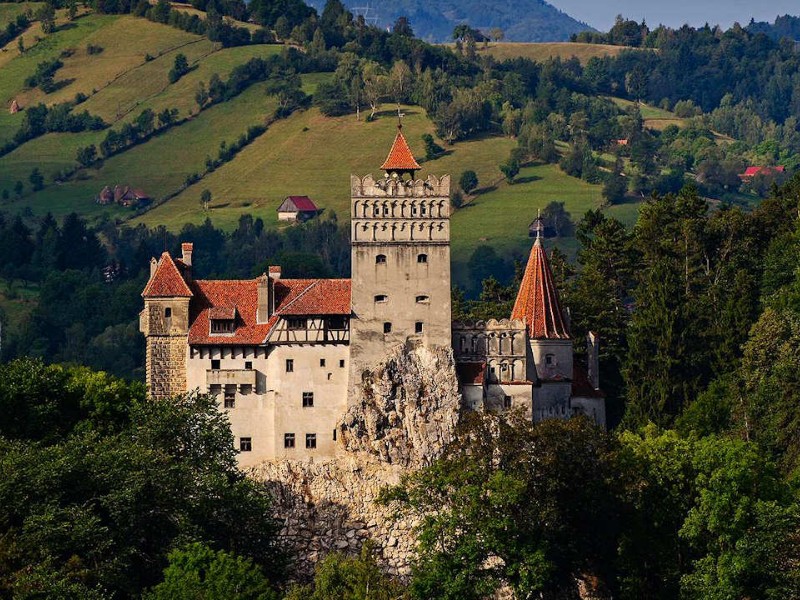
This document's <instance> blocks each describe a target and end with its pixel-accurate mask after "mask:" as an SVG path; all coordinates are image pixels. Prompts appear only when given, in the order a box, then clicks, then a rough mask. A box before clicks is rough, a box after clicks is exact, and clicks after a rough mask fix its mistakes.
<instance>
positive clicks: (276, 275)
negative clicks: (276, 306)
mask: <svg viewBox="0 0 800 600" xmlns="http://www.w3.org/2000/svg"><path fill="white" fill-rule="evenodd" d="M269 278H270V279H275V280H276V281H277V280H278V279H280V278H281V267H280V265H270V266H269Z"/></svg>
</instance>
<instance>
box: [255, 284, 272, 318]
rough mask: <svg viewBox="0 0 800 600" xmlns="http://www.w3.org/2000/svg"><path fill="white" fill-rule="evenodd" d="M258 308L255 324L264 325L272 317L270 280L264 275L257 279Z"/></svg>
mask: <svg viewBox="0 0 800 600" xmlns="http://www.w3.org/2000/svg"><path fill="white" fill-rule="evenodd" d="M257 281H258V283H257V287H258V308H257V310H256V323H258V324H264V323H266V322H267V321H269V318H270V315H272V295H273V294H272V280H271V279H270V278H269V277H267V274H266V273H264V274H263V275H261V277H259V278H258V280H257Z"/></svg>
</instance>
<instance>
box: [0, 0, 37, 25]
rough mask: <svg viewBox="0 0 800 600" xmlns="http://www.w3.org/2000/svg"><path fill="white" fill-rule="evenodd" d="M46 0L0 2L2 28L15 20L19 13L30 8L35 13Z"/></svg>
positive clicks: (0, 23)
mask: <svg viewBox="0 0 800 600" xmlns="http://www.w3.org/2000/svg"><path fill="white" fill-rule="evenodd" d="M43 5H44V2H12V3H3V4H0V28H2V29H5V27H6V25H8V24H9V23H11V22H12V21H14V20H15V19H16V18H17V16H18V15H21V14H24V13H25V12H26V11H28V10H30V11H31V12H33V13H35V12H36V11H37V10H38V9H39V7H41V6H43Z"/></svg>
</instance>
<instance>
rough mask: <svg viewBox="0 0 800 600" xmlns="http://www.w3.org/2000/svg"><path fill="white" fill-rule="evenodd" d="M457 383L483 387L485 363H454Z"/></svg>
mask: <svg viewBox="0 0 800 600" xmlns="http://www.w3.org/2000/svg"><path fill="white" fill-rule="evenodd" d="M456 375H457V376H458V381H459V382H461V383H464V384H474V385H483V382H484V381H485V380H486V363H485V362H463V363H456Z"/></svg>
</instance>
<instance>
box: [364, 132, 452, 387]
mask: <svg viewBox="0 0 800 600" xmlns="http://www.w3.org/2000/svg"><path fill="white" fill-rule="evenodd" d="M381 168H382V169H383V170H384V171H385V176H384V177H383V178H381V179H378V180H375V179H373V178H372V176H371V175H367V176H366V177H363V178H362V177H358V176H351V178H350V186H351V228H352V229H351V244H352V250H351V252H352V312H353V314H352V319H351V323H350V327H351V336H350V386H351V390H352V389H353V386H356V385H358V384H359V380H360V379H359V376H358V374H359V373H361V372H362V371H363V369H364V368H368V367H369V366H371V365H373V364H374V363H375V362H376V360H379V359H380V358H381V357H384V356H386V355H387V350H388V349H389V348H391V347H392V346H396V345H397V344H405V343H411V344H421V345H425V346H428V347H436V346H442V347H449V345H450V340H451V314H450V177H449V176H447V175H446V176H444V177H442V178H441V179H437V178H436V177H434V176H432V175H429V176H428V178H427V179H426V180H424V181H423V180H419V179H415V178H414V174H415V172H416V170H417V169H419V168H420V166H419V164H418V163H417V161H416V160H415V159H414V156H413V155H412V154H411V150H410V149H409V147H408V143H407V142H406V139H405V137H404V136H403V132H402V129H401V128H400V127H398V132H397V136H396V137H395V140H394V144H393V145H392V148H391V150H390V152H389V155H388V157H387V158H386V161H385V162H384V163H383V165H382V166H381Z"/></svg>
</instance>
